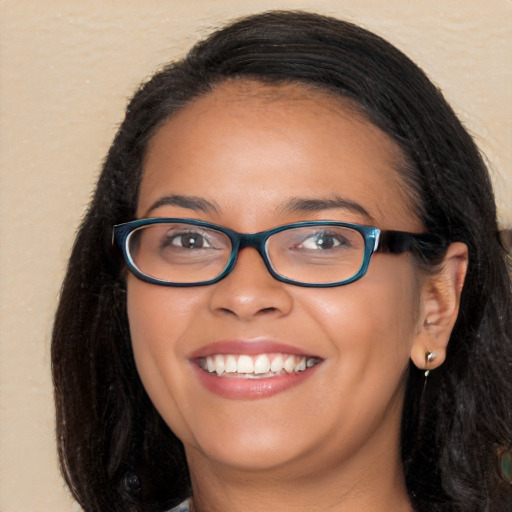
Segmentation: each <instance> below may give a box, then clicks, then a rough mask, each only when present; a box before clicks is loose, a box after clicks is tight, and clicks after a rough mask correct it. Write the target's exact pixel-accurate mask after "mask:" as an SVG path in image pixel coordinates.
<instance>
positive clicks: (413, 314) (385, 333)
mask: <svg viewBox="0 0 512 512" xmlns="http://www.w3.org/2000/svg"><path fill="white" fill-rule="evenodd" d="M381 260H382V261H379V262H378V264H376V265H374V266H373V268H372V269H371V270H369V272H368V274H367V275H366V276H365V277H364V278H363V279H361V280H360V281H357V282H356V283H352V284H350V285H348V286H346V287H341V288H338V289H336V288H333V289H329V290H328V291H327V292H326V291H325V290H323V291H319V290H315V291H314V292H313V293H314V294H315V295H314V296H312V297H310V299H311V300H309V301H307V306H305V307H308V309H309V314H310V315H311V316H313V317H315V318H316V324H317V326H319V328H320V329H322V331H323V333H324V335H325V336H326V337H327V338H329V339H330V340H331V342H332V345H333V348H334V350H335V351H336V355H337V357H339V361H340V365H342V366H343V368H344V370H346V372H347V373H346V375H351V376H352V378H353V379H354V381H359V382H362V381H363V380H364V379H363V378H362V377H363V376H364V377H368V379H369V380H372V379H374V380H376V381H379V380H381V381H385V380H388V381H390V380H391V381H393V382H397V381H398V380H399V379H400V378H401V377H402V375H403V373H404V372H405V370H406V368H407V366H408V362H409V357H410V351H411V347H412V344H413V341H414V337H415V331H416V324H417V318H418V315H419V310H420V283H419V280H418V278H417V276H416V274H415V269H414V266H413V265H412V264H409V265H408V264H407V259H406V258H403V260H404V261H403V262H400V263H399V262H398V261H397V260H396V257H389V258H381ZM372 263H377V261H374V262H372ZM304 304H306V301H304Z"/></svg>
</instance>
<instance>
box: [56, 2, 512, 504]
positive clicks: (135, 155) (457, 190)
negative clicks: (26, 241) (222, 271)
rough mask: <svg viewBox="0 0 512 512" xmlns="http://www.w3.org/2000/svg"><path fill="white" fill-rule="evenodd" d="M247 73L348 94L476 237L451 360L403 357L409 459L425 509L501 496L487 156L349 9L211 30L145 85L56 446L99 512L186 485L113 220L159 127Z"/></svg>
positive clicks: (70, 280) (122, 141)
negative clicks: (136, 355) (139, 332)
mask: <svg viewBox="0 0 512 512" xmlns="http://www.w3.org/2000/svg"><path fill="white" fill-rule="evenodd" d="M239 78H243V79H252V80H258V81H261V82H271V83H276V84H279V83H290V82H292V83H298V84H306V85H308V86H312V87H316V88H321V89H325V90H329V91H331V92H332V93H333V94H334V95H338V96H342V97H345V98H350V99H351V100H353V102H355V103H356V104H357V105H358V108H359V109H360V110H361V112H363V113H364V115H365V116H366V117H367V118H368V119H369V120H370V121H371V122H373V123H374V124H376V125H377V126H379V127H380V128H381V129H382V130H383V131H384V132H386V133H387V134H388V135H389V136H390V137H392V138H393V139H394V140H395V141H396V143H397V144H398V145H399V146H400V148H401V149H402V152H403V155H404V158H405V160H406V163H405V165H404V166H403V173H404V179H405V181H406V183H407V184H408V187H409V189H410V191H412V192H413V196H414V198H415V208H416V212H417V215H418V217H419V218H420V219H421V221H422V222H423V224H424V226H425V228H426V230H428V231H429V232H432V233H436V234H439V235H441V236H443V237H444V238H446V239H447V240H449V241H455V240H458V241H463V242H464V243H466V244H467V246H468V248H469V268H468V273H467V277H466V282H465V285H464V289H463V293H462V299H461V307H460V313H459V317H458V320H457V322H456V325H455V328H454V329H453V333H452V336H451V339H450V343H449V348H448V354H447V359H446V362H445V363H444V364H443V365H442V366H441V367H440V368H439V369H437V370H435V371H434V372H432V373H431V375H430V376H429V382H428V386H427V388H426V390H425V392H424V393H422V390H423V375H422V373H421V372H420V371H419V370H417V369H416V368H415V367H414V366H413V365H412V364H411V366H410V370H409V377H408V384H407V392H406V399H405V404H404V413H403V422H402V458H403V464H404V470H405V475H406V482H407V486H408V490H409V493H410V496H411V500H412V502H413V503H414V505H415V507H416V508H417V510H418V511H429V512H433V511H450V512H455V511H457V512H462V511H463V512H473V511H474V512H477V511H478V512H481V511H488V510H505V507H506V504H505V502H506V500H507V496H508V497H510V494H509V493H510V488H509V487H508V486H507V485H506V484H505V483H504V482H502V481H500V479H499V478H498V476H497V471H496V470H495V467H496V461H495V458H496V454H497V453H498V451H499V450H500V449H502V448H509V447H510V444H511V442H512V420H511V408H510V397H511V396H512V389H511V388H512V385H511V378H510V370H511V364H512V355H511V353H512V343H511V335H512V310H511V309H512V297H511V282H510V278H509V274H508V270H507V257H506V255H505V252H504V251H503V249H502V248H501V246H500V245H499V243H498V241H497V239H496V232H497V225H496V210H495V202H494V197H493V192H492V187H491V184H490V181H489V176H488V173H487V170H486V168H485V165H484V163H483V161H482V158H481V156H480V154H479V152H478V150H477V148H476V146H475V144H474V142H473V140H472V139H471V137H470V136H469V135H468V133H467V132H466V130H465V129H464V128H463V126H462V125H461V123H460V122H459V121H458V119H457V117H456V116H455V114H454V113H453V111H452V109H451V108H450V107H449V105H448V104H447V103H446V101H445V100H444V98H443V96H442V94H441V93H440V92H439V90H437V89H436V87H434V85H432V83H431V82H430V81H429V80H428V79H427V77H426V76H425V74H424V73H423V72H422V71H421V70H420V69H419V68H418V67H417V66H416V65H415V64H414V63H413V62H411V61H410V60H409V59H408V58H407V57H406V56H405V55H404V54H402V53H401V52H400V51H399V50H397V49H396V48H394V47H393V46H392V45H390V44H389V43H387V42H386V41H384V40H383V39H381V38H380V37H378V36H376V35H374V34H372V33H370V32H368V31H366V30H363V29H361V28H359V27H357V26H355V25H352V24H350V23H346V22H343V21H339V20H336V19H333V18H329V17H324V16H319V15H314V14H308V13H302V12H277V11H275V12H269V13H265V14H261V15H255V16H251V17H248V18H245V19H242V20H240V21H238V22H235V23H234V24H231V25H229V26H227V27H226V28H224V29H221V30H219V31H217V32H215V33H214V34H213V35H211V36H210V37H209V38H208V39H206V40H204V41H202V42H199V43H198V44H196V45H195V46H194V48H193V49H192V50H191V51H190V53H189V54H188V55H187V56H186V57H185V58H184V59H183V60H181V61H179V62H175V63H172V64H170V65H169V66H167V67H166V68H164V69H163V70H162V71H160V72H158V73H157V74H156V75H154V76H153V78H151V79H150V80H149V81H148V82H147V83H145V84H143V85H142V86H141V88H140V89H139V90H138V92H137V93H136V94H135V95H134V97H133V99H132V100H131V102H130V103H129V105H128V108H127V111H126V117H125V119H124V121H123V123H122V125H121V127H120V128H119V131H118V133H117V135H116V137H115V140H114V142H113V144H112V146H111V148H110V150H109V153H108V155H107V158H106V160H105V163H104V166H103V171H102V173H101V176H100V178H99V181H98V184H97V187H96V191H95V194H94V197H93V199H92V202H91V204H90V206H89V209H88V211H87V213H86V215H85V218H84V220H83V222H82V225H81V227H80V230H79V232H78V234H77V237H76V241H75V244H74V247H73V251H72V254H71V257H70V260H69V267H68V271H67V275H66V278H65V281H64V284H63V288H62V294H61V298H60V303H59V307H58V311H57V315H56V319H55V326H54V331H53V345H52V364H53V378H54V384H55V400H56V408H57V434H58V446H59V455H60V460H61V465H62V470H63V474H64V476H65V478H66V481H67V483H68V485H69V487H70V488H71V490H72V492H73V494H74V496H75V498H76V499H77V500H78V502H79V503H80V504H81V505H82V507H83V508H84V509H85V510H86V511H90V512H92V511H101V512H105V511H110V510H112V511H117V510H119V511H121V510H123V511H126V510H133V511H145V512H146V511H152V510H155V511H156V510H159V511H162V510H164V509H165V508H166V507H169V506H171V505H173V504H175V503H177V502H179V501H180V500H181V499H183V498H185V497H186V496H187V495H189V494H190V492H191V490H190V481H189V475H188V470H187V464H186V460H185V457H184V452H183V447H182V445H181V443H180V442H179V440H178V439H177V438H176V437H175V436H174V434H173V433H172V432H171V431H170V430H169V428H168V427H167V425H166V424H165V423H164V422H163V420H162V419H161V418H160V416H159V415H158V413H157V412H156V411H155V409H154V407H153V405H152V404H151V402H150V400H149V398H148V396H147V395H146V393H145V391H144V389H143V386H142V384H141V382H140V380H139V377H138V375H137V371H136V368H135V364H134V360H133V354H132V350H131V343H130V334H129V330H128V322H127V315H126V297H125V290H124V287H123V280H122V270H123V268H122V263H121V262H120V259H119V256H118V254H117V253H116V252H115V251H114V250H113V249H112V245H111V231H112V225H113V224H115V223H120V222H124V221H128V220H132V219H133V218H134V215H135V209H136V203H137V193H138V187H139V183H140V179H141V173H142V163H143V158H144V155H145V151H146V148H147V145H148V141H149V140H150V139H151V137H152V135H153V134H154V133H155V131H156V130H157V129H158V128H159V126H161V125H162V123H164V122H165V121H166V120H167V119H168V118H169V116H172V115H173V113H174V112H176V111H178V110H179V109H181V108H183V107H184V106H185V105H187V104H188V103H190V102H191V101H193V100H194V98H197V97H198V96H200V95H203V94H206V93H208V92H209V91H211V90H212V89H213V88H214V87H215V86H216V85H218V84H219V83H221V82H222V81H224V80H227V79H233V80H236V79H239ZM500 504H501V505H500ZM501 506H502V507H503V509H500V507H501Z"/></svg>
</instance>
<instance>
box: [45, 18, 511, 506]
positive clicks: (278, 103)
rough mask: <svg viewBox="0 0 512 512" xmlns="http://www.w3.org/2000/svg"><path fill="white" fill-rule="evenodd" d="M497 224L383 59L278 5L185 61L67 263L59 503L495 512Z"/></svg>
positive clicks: (503, 439)
mask: <svg viewBox="0 0 512 512" xmlns="http://www.w3.org/2000/svg"><path fill="white" fill-rule="evenodd" d="M114 226H115V227H114ZM496 232H497V226H496V211H495V204H494V198H493V193H492V189H491V185H490V182H489V177H488V174H487V172H486V169H485V166H484V164H483V162H482V159H481V157H480V155H479V153H478V150H477V148H476V147H475V145H474V143H473V141H472V139H471V138H470V136H469V135H468V134H467V132H466V131H465V130H464V128H463V127H462V126H461V124H460V122H459V121H458V120H457V118H456V117H455V115H454V113H453V111H452V110H451V109H450V107H449V106H448V105H447V104H446V102H445V101H444V99H443V97H442V95H441V94H440V92H439V91H438V90H436V88H435V87H434V86H433V85H432V84H431V83H430V82H429V81H428V79H427V78H426V77H425V75H424V74H423V72H422V71H421V70H420V69H419V68H418V67H416V66H415V65H414V64H413V63H412V62H411V61H410V60H408V59H407V57H405V56H404V55H403V54H402V53H400V52H399V51H398V50H396V49H395V48H394V47H392V46H391V45H390V44H388V43H387V42H385V41H383V40H382V39H380V38H379V37H377V36H375V35H373V34H371V33H369V32H367V31H365V30H363V29H360V28H358V27H356V26H354V25H351V24H349V23H345V22H342V21H338V20H335V19H331V18H326V17H322V16H317V15H313V14H306V13H293V12H271V13H266V14H263V15H258V16H253V17H249V18H246V19H243V20H241V21H239V22H237V23H234V24H232V25H230V26H228V27H226V28H224V29H223V30H220V31H218V32H216V33H214V34H213V35H212V36H211V37H210V38H208V39H207V40H205V41H202V42H200V43H198V44H197V45H196V46H195V47H194V48H193V49H192V50H191V52H190V53H189V54H188V55H187V57H186V58H185V59H184V60H183V61H180V62H177V63H173V64H171V65H169V66H168V67H167V68H165V69H164V70H163V71H161V72H159V73H157V74H156V75H155V76H154V77H153V78H152V79H151V80H150V81H148V82H147V83H146V84H144V85H143V86H142V87H141V89H140V90H139V91H138V92H137V93H136V94H135V96H134V98H133V99H132V101H131V103H130V104H129V106H128V109H127V113H126V117H125V120H124V121H123V123H122V125H121V127H120V129H119V131H118V134H117V136H116V138H115V140H114V143H113V145H112V147H111V149H110V151H109V154H108V156H107V159H106V161H105V164H104V168H103V172H102V174H101V176H100V179H99V182H98V185H97V189H96V193H95V195H94V198H93V201H92V203H91V205H90V208H89V210H88V212H87V215H86V217H85V219H84V221H83V224H82V227H81V229H80V231H79V233H78V235H77V239H76V242H75V246H74V249H73V253H72V255H71V258H70V263H69V269H68V274H67V277H66V280H65V282H64V286H63V291H62V296H61V300H60V305H59V309H58V312H57V317H56V321H55V328H54V338H53V352H52V358H53V368H54V382H55V388H56V393H55V395H56V402H57V425H58V438H59V453H60V457H61V464H62V468H63V472H64V475H65V478H66V480H67V482H68V485H69V486H70V488H71V490H72V492H73V494H74V496H75V497H76V499H77V500H78V501H79V503H80V504H81V505H82V506H83V507H84V509H85V510H88V511H93V510H94V511H106V510H144V511H148V510H158V511H162V510H167V509H170V508H171V507H172V506H176V505H177V504H178V503H180V501H182V500H184V499H186V498H188V497H190V496H193V498H192V501H191V502H187V503H184V504H183V505H182V507H181V508H178V509H177V510H182V509H184V510H188V508H189V507H191V510H194V511H195V512H204V511H210V510H222V511H239V510H252V511H262V510H265V511H266V510H279V511H286V510H332V511H346V510H375V511H377V510H382V511H384V510H386V511H388V510H397V511H402V510H404V511H410V510H418V511H464V512H468V511H488V510H507V508H506V507H507V500H508V499H510V485H509V482H508V483H507V481H506V480H507V478H508V479H509V478H510V475H509V473H507V468H506V462H507V458H506V457H507V456H508V455H507V454H509V453H510V452H509V450H510V445H511V441H512V422H511V417H510V403H509V402H510V398H509V397H510V396H511V380H510V378H509V373H508V372H509V368H510V362H511V340H510V333H511V332H512V329H511V327H512V326H511V318H512V315H511V304H512V301H511V286H510V278H509V275H508V273H507V266H506V263H507V262H506V255H505V252H504V250H503V249H502V247H501V246H500V245H499V243H498V241H497V237H496ZM497 457H500V458H499V461H500V464H501V466H499V465H498V464H497V462H496V461H497ZM500 473H501V474H500Z"/></svg>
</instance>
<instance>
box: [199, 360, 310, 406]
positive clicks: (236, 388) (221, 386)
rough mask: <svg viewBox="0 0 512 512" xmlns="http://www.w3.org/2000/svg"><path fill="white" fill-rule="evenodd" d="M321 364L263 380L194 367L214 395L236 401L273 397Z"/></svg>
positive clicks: (298, 381) (307, 376)
mask: <svg viewBox="0 0 512 512" xmlns="http://www.w3.org/2000/svg"><path fill="white" fill-rule="evenodd" d="M319 364H320V363H319ZM319 364H316V365H315V366H312V367H311V368H307V369H306V370H304V371H302V372H299V373H291V374H285V375H278V376H276V377H268V378H261V379H244V378H243V377H218V376H217V375H216V374H215V373H209V372H206V371H204V370H203V369H202V368H201V367H200V366H198V365H197V364H195V363H194V364H193V367H194V371H195V372H196V375H197V377H198V379H199V381H200V382H201V384H203V386H205V387H206V388H207V389H208V390H209V391H211V392H212V393H215V394H216V395H220V396H221V397H223V398H231V399H234V400H257V399H260V398H267V397H270V396H273V395H275V394H277V393H281V392H283V391H286V390H287V389H290V388H292V387H295V386H297V385H299V384H301V383H302V382H304V381H305V380H306V379H308V378H309V377H310V376H311V375H313V373H314V372H315V369H316V368H317V366H319Z"/></svg>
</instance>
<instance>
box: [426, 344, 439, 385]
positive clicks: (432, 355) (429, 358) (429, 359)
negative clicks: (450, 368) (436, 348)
mask: <svg viewBox="0 0 512 512" xmlns="http://www.w3.org/2000/svg"><path fill="white" fill-rule="evenodd" d="M436 357H437V354H436V353H435V352H432V351H430V350H427V351H426V352H425V366H426V367H427V369H426V370H425V379H426V378H427V377H428V375H429V373H430V368H429V366H430V363H432V361H433V360H434V359H435V358H436Z"/></svg>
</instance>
